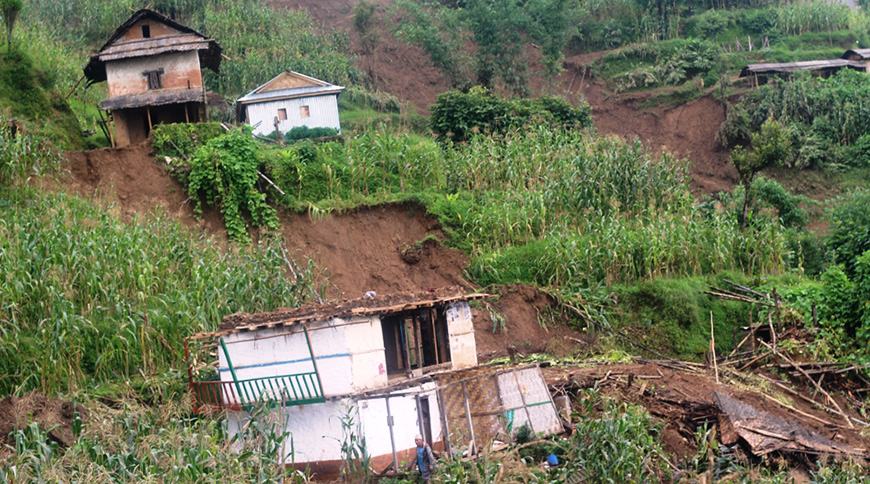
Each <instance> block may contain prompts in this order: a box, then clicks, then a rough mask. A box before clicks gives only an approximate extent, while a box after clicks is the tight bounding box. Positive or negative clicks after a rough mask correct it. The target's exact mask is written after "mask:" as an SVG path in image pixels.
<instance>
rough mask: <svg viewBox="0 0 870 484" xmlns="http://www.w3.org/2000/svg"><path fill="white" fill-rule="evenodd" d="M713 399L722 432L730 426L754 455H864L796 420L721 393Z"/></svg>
mask: <svg viewBox="0 0 870 484" xmlns="http://www.w3.org/2000/svg"><path fill="white" fill-rule="evenodd" d="M713 399H714V400H715V401H716V405H718V406H719V409H720V410H721V411H722V418H723V419H724V420H727V424H726V426H725V428H726V429H727V430H728V431H727V432H723V433H724V434H730V432H731V431H732V429H733V431H734V432H736V433H737V435H739V436H740V438H742V439H743V440H744V441H746V443H747V444H749V446H750V448H751V449H752V453H753V454H755V455H757V456H761V455H765V454H769V453H770V452H773V451H777V450H778V451H781V452H797V453H809V454H839V455H843V454H846V455H861V456H863V455H864V453H863V452H864V451H863V450H859V449H855V448H853V447H850V446H848V445H845V444H840V443H838V442H834V441H833V440H831V439H828V438H826V437H823V436H821V435H819V434H817V433H815V432H813V431H811V430H809V429H808V428H806V427H804V426H802V425H800V424H798V423H797V422H793V421H789V420H785V419H783V418H780V417H777V416H775V415H771V414H769V413H767V412H763V411H761V410H758V409H756V408H755V407H753V406H752V405H748V404H746V403H743V402H741V401H739V400H736V399H734V398H732V397H731V396H729V395H727V394H725V393H722V392H713ZM728 424H730V428H729V427H728ZM729 440H730V439H729Z"/></svg>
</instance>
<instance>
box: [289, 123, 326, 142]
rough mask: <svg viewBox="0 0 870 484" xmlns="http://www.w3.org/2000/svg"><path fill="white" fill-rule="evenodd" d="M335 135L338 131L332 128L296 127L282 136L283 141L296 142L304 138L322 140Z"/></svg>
mask: <svg viewBox="0 0 870 484" xmlns="http://www.w3.org/2000/svg"><path fill="white" fill-rule="evenodd" d="M337 134H338V130H337V129H334V128H326V127H316V128H309V127H308V126H296V127H295V128H293V129H291V130H290V131H288V132H287V133H286V134H285V135H284V139H285V140H286V141H296V140H300V139H306V138H323V137H325V136H335V135H337Z"/></svg>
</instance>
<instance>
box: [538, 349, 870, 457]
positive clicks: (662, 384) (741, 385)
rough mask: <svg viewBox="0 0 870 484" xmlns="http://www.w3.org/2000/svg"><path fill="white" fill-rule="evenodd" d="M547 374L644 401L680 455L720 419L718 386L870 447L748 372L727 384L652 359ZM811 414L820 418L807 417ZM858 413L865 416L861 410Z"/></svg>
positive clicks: (557, 384)
mask: <svg viewBox="0 0 870 484" xmlns="http://www.w3.org/2000/svg"><path fill="white" fill-rule="evenodd" d="M544 375H545V377H546V379H547V382H548V383H549V384H550V386H551V387H553V388H556V389H558V391H564V392H567V393H569V394H576V393H577V392H578V391H581V390H582V389H585V388H592V387H594V386H598V388H600V389H601V392H602V394H603V395H605V396H609V397H614V398H617V399H618V400H620V401H626V402H632V403H634V404H637V405H641V406H643V407H644V408H646V409H647V411H649V412H650V414H651V415H653V416H654V417H656V418H658V419H660V420H661V421H662V422H663V423H664V428H663V430H662V433H661V436H660V437H661V442H662V444H663V445H664V447H665V450H666V451H668V453H670V454H671V455H674V456H675V457H676V458H677V460H679V459H682V458H686V457H691V455H692V454H693V453H694V452H695V451H696V449H697V446H696V444H695V442H694V440H693V439H694V432H695V430H696V429H697V427H698V426H699V425H700V424H701V423H703V422H710V423H711V424H714V425H715V424H716V423H717V421H718V418H719V415H720V413H721V412H720V411H719V409H718V407H717V406H716V403H715V401H714V399H713V392H714V391H719V392H724V393H726V394H728V395H730V396H731V397H733V398H735V399H737V400H739V401H741V402H743V403H746V404H749V405H751V406H753V407H755V408H756V409H757V410H760V411H762V412H766V413H768V414H771V415H774V416H776V417H779V418H782V419H785V420H788V421H792V422H796V423H798V424H800V425H802V426H804V427H806V428H807V429H809V430H811V431H813V432H816V433H818V434H820V435H821V436H823V437H827V438H829V439H831V440H833V441H835V442H838V443H841V444H846V445H848V446H851V447H853V448H855V449H858V450H860V451H862V452H867V449H868V448H870V438H868V437H867V436H864V435H862V434H861V432H860V429H859V428H857V426H856V428H849V427H847V426H846V425H845V422H844V420H842V419H841V418H840V417H837V416H834V415H830V414H828V413H826V412H825V411H824V410H821V409H819V408H818V407H816V406H814V405H811V404H809V403H807V402H805V401H803V400H800V399H796V398H793V397H791V396H789V395H783V394H782V393H781V392H779V391H776V390H775V389H774V390H771V389H764V388H763V387H762V386H761V385H759V382H760V380H750V379H746V378H747V375H745V374H737V373H731V372H729V373H724V372H723V373H722V374H721V375H720V378H721V383H716V379H715V376H714V375H713V372H712V371H708V370H704V369H702V368H697V369H688V370H679V369H674V368H669V367H666V366H663V364H662V365H660V364H656V363H647V364H620V365H598V366H578V367H551V368H545V369H544ZM794 385H795V388H796V390H797V391H799V392H802V393H804V394H805V395H811V394H812V389H810V388H806V386H805V385H802V384H801V383H800V382H795V383H794ZM765 395H768V396H767V397H766V396H765ZM768 397H771V398H768ZM835 398H838V400H841V401H840V404H841V406H842V407H843V408H844V409H847V408H848V407H849V406H848V404H847V402H845V401H844V400H842V397H835ZM780 402H782V403H780ZM786 405H789V406H791V407H793V408H794V409H797V410H799V411H800V412H803V414H801V413H799V412H796V411H794V410H792V409H790V408H788V407H787V406H786ZM846 411H847V413H850V414H851V413H854V412H851V411H850V410H846ZM807 414H808V415H812V416H813V417H815V418H810V417H807V416H806V415H807ZM853 416H855V417H858V418H860V415H857V414H855V415H853ZM818 419H821V420H822V421H824V422H828V423H829V424H830V425H828V424H824V423H821V422H819V420H818ZM743 451H744V452H748V449H743Z"/></svg>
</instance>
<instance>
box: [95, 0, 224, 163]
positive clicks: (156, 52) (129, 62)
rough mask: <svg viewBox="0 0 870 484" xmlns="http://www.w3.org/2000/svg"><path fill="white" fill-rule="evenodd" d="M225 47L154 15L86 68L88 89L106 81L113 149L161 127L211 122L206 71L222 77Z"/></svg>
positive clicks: (129, 27) (130, 25) (139, 15)
mask: <svg viewBox="0 0 870 484" xmlns="http://www.w3.org/2000/svg"><path fill="white" fill-rule="evenodd" d="M220 62H221V46H220V45H218V43H217V42H216V41H214V40H212V39H209V38H207V37H206V36H204V35H202V34H200V33H199V32H197V31H195V30H193V29H191V28H189V27H186V26H184V25H181V24H179V23H177V22H175V21H174V20H172V19H170V18H168V17H166V16H164V15H161V14H159V13H157V12H154V11H152V10H148V9H143V10H139V11H138V12H136V13H134V14H133V15H132V16H131V17H130V18H129V19H127V21H126V22H124V23H123V24H121V26H119V27H118V28H117V29H116V30H115V31H114V32H113V33H112V35H111V37H109V40H108V41H106V43H105V45H103V47H102V48H100V50H99V51H98V52H97V53H95V54H94V55H93V56H91V60H90V62H88V65H87V66H85V69H84V71H85V76H86V77H87V78H88V84H94V83H97V82H102V81H106V82H107V83H108V89H109V97H107V98H106V99H104V100H103V101H102V102H101V103H100V108H101V109H103V110H106V111H110V113H111V114H110V117H111V119H112V121H113V124H114V130H113V133H114V135H113V138H114V139H113V144H114V145H116V146H126V145H129V144H132V143H138V142H139V141H142V140H144V139H146V138H147V137H148V133H149V132H150V131H151V128H152V127H153V126H154V125H155V124H160V123H179V122H198V121H200V120H204V119H205V118H206V111H205V110H206V91H205V88H204V87H203V82H202V69H203V68H208V69H211V70H213V71H215V72H217V71H218V69H219V67H220Z"/></svg>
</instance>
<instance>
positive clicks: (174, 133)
mask: <svg viewBox="0 0 870 484" xmlns="http://www.w3.org/2000/svg"><path fill="white" fill-rule="evenodd" d="M225 133H226V130H225V129H224V128H223V127H222V126H221V125H220V124H218V123H175V124H158V125H157V126H154V129H152V130H151V135H150V136H151V149H152V150H153V151H154V155H155V156H156V157H157V158H158V160H161V161H165V159H166V157H169V158H170V162H169V163H170V164H173V163H174V164H177V165H180V164H183V162H184V161H186V160H188V159H190V158H192V157H193V156H194V155H195V154H196V150H197V149H199V147H200V146H202V145H204V144H206V143H207V142H209V141H211V140H212V139H214V138H217V137H218V136H221V135H223V134H225ZM172 159H175V160H174V162H173V161H172ZM184 176H185V177H186V176H187V173H184Z"/></svg>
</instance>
